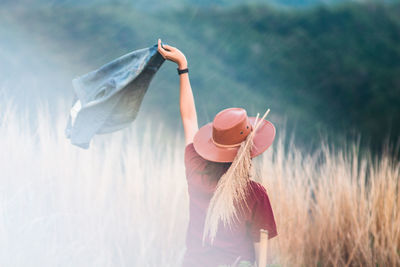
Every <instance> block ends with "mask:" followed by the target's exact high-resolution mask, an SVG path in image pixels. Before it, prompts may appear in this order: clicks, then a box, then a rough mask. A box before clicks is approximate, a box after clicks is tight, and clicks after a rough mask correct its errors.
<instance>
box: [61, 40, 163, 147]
mask: <svg viewBox="0 0 400 267" xmlns="http://www.w3.org/2000/svg"><path fill="white" fill-rule="evenodd" d="M164 61H165V59H164V58H163V57H162V56H161V55H160V54H159V53H158V51H157V45H154V46H151V47H148V48H144V49H140V50H136V51H133V52H131V53H128V54H126V55H124V56H122V57H119V58H117V59H115V60H113V61H111V62H110V63H108V64H106V65H104V66H102V67H100V68H99V69H98V70H95V71H92V72H90V73H88V74H85V75H83V76H80V77H77V78H75V79H74V80H73V81H72V84H73V87H74V92H75V97H74V101H73V105H72V108H71V112H70V115H69V118H68V123H67V127H66V129H65V134H66V136H67V138H69V139H71V143H72V144H73V145H77V146H79V147H82V148H85V149H87V148H89V144H90V140H91V139H92V138H93V136H94V135H96V134H104V133H110V132H114V131H117V130H120V129H122V128H124V127H126V126H128V125H129V124H130V123H131V122H132V121H133V120H134V119H135V118H136V116H137V113H138V111H139V108H140V105H141V103H142V100H143V97H144V95H145V93H146V91H147V88H148V87H149V84H150V81H151V79H152V78H153V76H154V74H155V73H156V72H157V71H158V69H159V68H160V67H161V65H162V63H163V62H164Z"/></svg>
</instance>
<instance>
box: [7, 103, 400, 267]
mask: <svg viewBox="0 0 400 267" xmlns="http://www.w3.org/2000/svg"><path fill="white" fill-rule="evenodd" d="M46 114H47V113H46V112H45V109H44V110H43V111H42V112H38V115H37V117H36V115H32V114H31V116H35V117H36V118H37V124H36V125H35V126H34V127H30V126H29V125H27V117H26V116H21V115H17V114H16V113H15V111H14V110H13V109H12V108H11V106H6V107H0V247H1V249H0V266H13V267H17V266H52V267H53V266H85V267H87V266H158V267H159V266H179V263H180V262H181V260H182V256H183V253H184V250H185V248H184V240H185V232H186V224H187V221H188V196H187V192H186V191H187V186H186V180H185V176H184V165H183V151H184V144H183V141H182V139H183V138H181V137H179V136H177V137H176V138H172V139H171V140H170V139H167V140H166V139H163V138H162V135H160V133H161V132H162V131H160V130H159V129H158V126H156V125H154V124H153V125H152V126H151V127H150V126H149V127H148V128H147V129H146V130H145V131H146V134H145V135H144V138H142V137H141V136H140V135H139V134H138V132H136V131H138V129H137V128H135V125H133V126H132V127H131V128H130V129H128V130H124V131H122V132H118V133H115V134H112V135H106V136H100V137H96V138H95V139H94V142H93V143H92V145H91V148H90V149H89V150H82V149H79V148H76V147H74V146H72V145H71V144H70V143H69V140H67V139H65V137H64V132H63V131H64V127H65V121H66V120H65V119H66V118H65V114H66V112H65V114H64V113H63V112H60V114H59V115H56V119H55V121H52V120H50V118H49V117H48V115H46ZM284 141H285V140H283V139H281V138H277V140H276V141H275V143H274V145H273V147H272V148H271V149H270V150H269V151H267V152H266V153H264V155H263V156H262V157H260V158H259V159H257V160H256V166H257V168H258V170H257V175H256V177H255V178H256V179H260V180H261V182H262V183H263V184H264V186H265V187H266V188H267V192H268V194H269V196H270V200H271V203H272V206H273V209H274V212H275V216H276V221H277V226H278V237H277V238H274V239H272V240H271V241H270V249H271V251H270V253H269V256H271V258H272V261H273V262H274V263H275V264H277V265H279V266H396V265H397V266H399V265H400V197H399V177H400V164H399V162H397V161H393V160H392V159H391V158H390V157H389V156H388V155H386V154H383V155H381V157H380V158H379V159H370V158H369V156H368V155H366V154H360V152H359V150H358V148H357V146H356V145H349V146H348V147H350V149H348V150H346V151H342V150H340V149H336V150H333V149H332V148H329V146H327V145H326V144H321V149H320V151H317V152H315V153H314V154H305V153H303V152H302V151H301V150H299V149H297V148H296V147H295V146H291V147H290V149H289V150H288V152H285V149H284V145H283V144H284Z"/></svg>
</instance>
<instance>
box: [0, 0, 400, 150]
mask: <svg viewBox="0 0 400 267" xmlns="http://www.w3.org/2000/svg"><path fill="white" fill-rule="evenodd" d="M399 14H400V2H399V1H362V0H359V1H345V0H270V1H267V0H248V1H245V0H229V1H228V0H216V1H212V0H202V1H195V0H170V1H158V0H151V1H149V0H136V1H129V0H99V1H94V0H90V1H77V0H58V1H56V0H20V1H12V0H2V1H1V4H0V104H1V103H4V101H8V102H9V101H10V99H12V101H13V102H14V104H15V106H17V107H18V109H19V110H24V112H27V113H29V114H30V116H31V118H32V119H35V112H34V110H35V107H37V105H38V104H39V105H43V103H45V104H46V105H48V106H49V109H50V110H51V111H52V112H53V111H54V110H56V109H60V105H61V104H60V103H68V105H69V104H70V103H71V104H72V96H73V91H72V85H71V80H72V79H73V78H74V77H76V76H78V75H82V74H84V73H87V72H89V71H91V70H94V69H97V68H98V67H100V66H101V65H103V64H105V63H107V62H109V61H111V60H113V59H115V58H116V57H118V56H121V55H123V54H126V53H128V52H130V51H133V50H136V49H139V48H144V47H148V46H151V45H154V44H156V41H157V39H158V38H161V39H162V41H163V42H165V43H167V44H170V45H173V46H176V47H178V48H179V49H180V50H182V51H183V52H184V53H185V55H186V57H187V58H188V62H189V68H190V78H191V82H192V88H193V91H194V95H195V99H196V104H197V110H198V116H199V122H200V124H201V125H202V124H204V123H207V122H209V121H211V120H212V119H213V117H214V115H215V114H216V113H217V112H218V111H220V110H221V109H223V108H227V107H232V106H239V107H244V108H246V109H247V110H248V113H249V115H251V116H255V115H256V114H257V112H259V113H263V112H264V111H265V110H266V109H267V108H270V109H271V110H272V112H271V115H270V117H269V119H270V120H271V121H272V122H273V123H275V124H276V125H277V127H278V134H281V135H282V134H287V135H289V136H294V139H293V140H294V141H295V142H296V144H298V145H299V146H302V147H304V148H307V149H314V148H316V147H318V146H319V144H320V139H321V138H323V139H328V140H329V142H330V143H338V142H339V143H343V140H348V139H349V138H350V139H351V140H356V139H357V140H361V143H362V144H363V145H367V146H368V147H371V148H372V149H373V150H375V151H376V150H379V149H380V148H381V147H382V144H383V143H384V142H387V141H388V140H390V142H391V143H393V144H395V143H396V142H397V141H398V137H399V133H400V123H399V122H400V15H399ZM175 68H176V66H175V64H173V63H171V62H166V63H165V64H164V65H163V66H162V68H161V69H160V71H159V73H158V74H157V75H156V77H155V78H154V80H153V81H152V84H151V85H150V88H149V91H148V93H147V95H146V96H145V99H144V102H143V105H142V108H141V111H140V112H139V116H138V119H137V123H138V125H140V123H141V122H144V121H149V120H150V121H153V122H154V123H156V124H157V123H158V122H159V121H164V122H167V123H165V124H168V125H169V127H167V128H168V129H166V131H171V132H173V133H175V132H177V131H182V128H181V125H180V119H179V109H178V96H179V95H178V93H179V90H178V88H179V80H178V76H177V74H176V70H175ZM68 105H66V106H65V105H64V106H62V108H64V109H63V111H65V114H66V116H67V114H68ZM281 129H285V130H286V131H285V132H284V131H281Z"/></svg>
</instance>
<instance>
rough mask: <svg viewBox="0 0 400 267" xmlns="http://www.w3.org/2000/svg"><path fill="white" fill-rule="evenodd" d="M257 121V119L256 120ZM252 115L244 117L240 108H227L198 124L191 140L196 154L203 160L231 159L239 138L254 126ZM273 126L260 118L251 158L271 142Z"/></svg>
mask: <svg viewBox="0 0 400 267" xmlns="http://www.w3.org/2000/svg"><path fill="white" fill-rule="evenodd" d="M259 120H260V119H259ZM255 121H256V117H248V116H247V112H246V110H244V109H242V108H228V109H224V110H222V111H220V112H219V113H218V114H217V115H216V116H215V118H214V120H213V122H210V123H208V124H206V125H204V126H203V127H201V128H200V129H199V130H198V131H197V133H196V135H195V136H194V139H193V145H194V148H195V150H196V152H197V153H199V155H200V156H201V157H203V158H204V159H206V160H209V161H214V162H232V161H233V160H234V158H235V156H236V154H237V152H238V150H239V148H240V145H241V143H242V142H243V141H245V140H246V137H247V136H248V135H249V134H250V132H251V131H252V130H253V128H254V126H255ZM274 138H275V127H274V125H273V124H272V123H271V122H269V121H267V120H262V122H261V124H260V126H259V127H258V128H257V132H256V133H255V135H254V139H253V147H252V148H251V150H250V151H251V152H250V155H251V157H252V158H254V157H256V156H258V155H260V154H261V153H263V152H264V151H265V150H266V149H267V148H268V147H269V146H270V145H271V144H272V142H273V141H274Z"/></svg>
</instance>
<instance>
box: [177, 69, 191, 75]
mask: <svg viewBox="0 0 400 267" xmlns="http://www.w3.org/2000/svg"><path fill="white" fill-rule="evenodd" d="M177 70H178V74H179V75H181V74H183V73H188V72H189V69H188V68H186V69H182V70H180V69H179V68H177Z"/></svg>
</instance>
